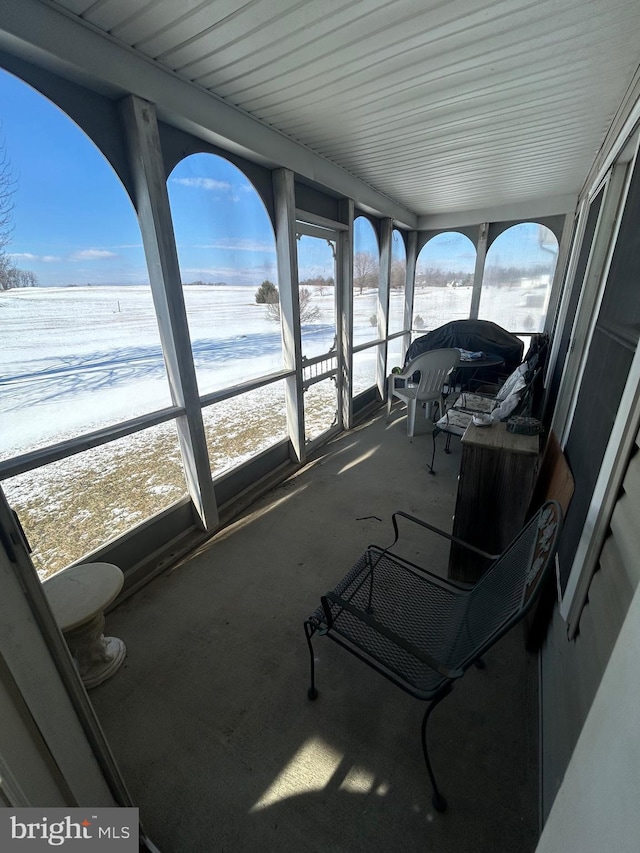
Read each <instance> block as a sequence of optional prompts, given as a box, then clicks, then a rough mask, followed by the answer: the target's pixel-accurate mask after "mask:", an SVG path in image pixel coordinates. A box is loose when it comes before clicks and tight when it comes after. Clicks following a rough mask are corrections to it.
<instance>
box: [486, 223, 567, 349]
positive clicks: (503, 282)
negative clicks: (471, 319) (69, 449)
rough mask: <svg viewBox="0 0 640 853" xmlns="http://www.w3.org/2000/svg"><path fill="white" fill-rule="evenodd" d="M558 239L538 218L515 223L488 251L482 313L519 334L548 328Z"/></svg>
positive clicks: (488, 318) (487, 318)
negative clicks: (548, 310)
mask: <svg viewBox="0 0 640 853" xmlns="http://www.w3.org/2000/svg"><path fill="white" fill-rule="evenodd" d="M557 260H558V241H557V239H556V237H555V235H554V234H553V232H552V231H550V230H549V229H548V228H546V227H545V226H544V225H539V224H538V223H536V222H523V223H521V224H519V225H513V226H512V227H511V228H509V229H508V230H507V231H505V232H503V233H502V234H500V236H499V237H497V238H496V239H495V240H494V242H493V243H492V244H491V246H490V248H489V251H488V252H487V259H486V262H485V267H484V278H483V280H482V291H481V295H480V308H479V314H478V316H479V317H480V318H481V319H483V320H491V321H492V322H494V323H497V324H498V325H499V326H502V327H503V328H505V329H508V330H509V331H510V332H514V333H519V334H533V333H535V332H542V331H543V330H544V322H545V318H546V315H547V307H548V304H549V295H550V293H551V284H552V282H553V275H554V272H555V268H556V262H557Z"/></svg>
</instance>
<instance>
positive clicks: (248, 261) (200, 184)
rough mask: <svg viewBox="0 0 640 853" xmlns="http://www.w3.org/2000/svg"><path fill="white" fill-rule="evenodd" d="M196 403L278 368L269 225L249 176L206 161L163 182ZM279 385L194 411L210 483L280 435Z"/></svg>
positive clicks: (179, 168)
mask: <svg viewBox="0 0 640 853" xmlns="http://www.w3.org/2000/svg"><path fill="white" fill-rule="evenodd" d="M167 189H168V194H169V202H170V205H171V215H172V218H173V224H174V232H175V236H176V246H177V251H178V261H179V264H180V275H181V278H182V289H183V293H184V300H185V306H186V312H187V321H188V324H189V334H190V337H191V349H192V352H193V360H194V365H195V371H196V377H197V381H198V389H199V393H200V396H201V397H202V396H205V395H207V394H210V393H212V392H215V391H219V390H221V389H223V388H230V387H233V386H234V385H239V384H241V383H243V382H246V381H248V380H250V379H256V378H259V377H262V376H265V375H268V374H269V373H273V372H275V371H278V370H281V369H282V366H283V360H282V334H281V318H280V304H279V297H280V294H279V291H278V279H277V269H276V247H275V238H274V233H273V228H272V226H271V221H270V219H269V216H268V214H267V211H266V209H265V207H264V204H263V202H262V199H261V198H260V196H259V195H258V193H257V191H256V190H255V188H254V186H253V184H252V183H251V182H250V181H249V180H248V178H247V177H246V176H245V175H244V174H243V173H242V172H241V171H240V170H239V169H238V168H237V167H236V166H234V165H233V164H232V163H230V162H229V161H228V160H225V159H224V158H223V157H219V156H217V155H215V154H192V155H190V156H189V157H186V158H185V159H184V160H181V161H180V163H178V164H177V165H176V167H175V168H174V169H173V171H172V172H171V175H170V176H169V179H168V181H167ZM284 412H285V400H284V385H283V383H282V382H273V383H270V384H268V385H265V386H263V387H261V388H257V389H254V390H252V391H247V392H245V393H242V394H237V395H233V396H232V397H230V398H228V399H225V400H222V401H220V402H215V403H213V404H211V405H207V406H206V407H205V408H203V410H202V417H203V421H204V427H205V436H206V441H207V448H208V452H209V461H210V464H211V473H212V476H213V477H217V476H219V475H221V474H223V473H225V472H226V471H228V470H229V469H231V468H233V467H235V466H237V465H239V464H241V463H242V462H245V461H246V460H248V459H249V458H250V457H252V456H255V455H256V454H257V453H259V452H261V451H262V450H265V449H267V448H268V447H270V446H272V445H273V444H275V443H277V442H279V441H281V440H283V439H285V438H286V437H287V424H286V418H285V414H284Z"/></svg>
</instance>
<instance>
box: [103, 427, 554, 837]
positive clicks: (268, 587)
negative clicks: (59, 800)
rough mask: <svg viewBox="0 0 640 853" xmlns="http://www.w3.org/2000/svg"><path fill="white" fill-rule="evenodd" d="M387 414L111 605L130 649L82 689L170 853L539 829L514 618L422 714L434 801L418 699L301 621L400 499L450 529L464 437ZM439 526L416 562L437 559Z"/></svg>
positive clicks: (442, 555)
mask: <svg viewBox="0 0 640 853" xmlns="http://www.w3.org/2000/svg"><path fill="white" fill-rule="evenodd" d="M452 450H453V452H452V454H451V455H450V456H445V455H444V454H443V453H442V449H441V448H439V452H438V456H437V461H438V466H437V470H438V473H437V475H436V476H435V477H431V476H429V474H428V473H427V469H426V461H427V456H428V455H429V456H430V452H431V438H430V436H428V435H421V436H416V438H415V439H414V440H413V441H411V440H409V439H408V438H407V435H406V420H405V418H404V417H403V416H402V414H401V413H400V412H397V413H394V415H393V416H392V421H391V422H390V423H389V424H386V423H385V421H384V417H383V416H382V415H380V416H377V417H375V418H373V419H372V420H371V421H370V422H368V423H367V424H366V425H364V426H363V427H361V428H358V429H357V430H354V431H352V432H350V433H348V434H345V435H344V436H342V437H341V438H339V439H338V440H336V441H334V442H332V443H331V444H330V445H329V446H328V447H327V448H325V455H324V456H322V457H320V458H318V459H316V460H315V461H314V462H313V463H312V464H310V465H309V466H308V467H307V468H306V469H305V470H304V471H302V472H300V473H299V474H298V475H296V476H295V477H293V478H292V479H290V480H289V481H287V482H286V483H284V484H283V485H281V486H280V487H278V488H276V489H275V490H274V491H273V492H272V493H271V494H269V495H268V496H266V497H264V498H262V499H261V500H260V501H259V502H257V503H256V504H255V505H254V506H253V507H252V508H251V509H250V510H249V511H248V512H247V513H246V514H245V515H244V516H243V517H242V518H241V519H239V520H238V521H237V522H236V523H234V524H233V525H232V526H231V527H229V528H227V529H226V530H225V531H223V532H222V533H221V534H219V535H218V536H217V537H215V538H214V539H212V540H211V541H210V542H209V543H207V544H206V545H205V546H202V547H201V548H200V549H199V550H198V551H197V552H196V553H195V554H193V555H191V556H190V557H189V558H188V559H186V560H184V561H183V562H182V563H181V564H180V565H178V566H177V567H175V568H174V569H173V570H170V571H168V572H166V573H165V574H163V575H162V576H160V577H158V578H156V579H155V580H154V581H152V582H151V583H150V584H148V585H147V586H146V587H145V588H144V589H143V590H141V591H140V592H138V593H137V594H136V595H135V596H133V597H132V598H131V599H129V600H127V601H125V602H124V603H123V604H122V605H121V606H120V607H118V608H117V609H116V610H115V611H113V612H112V613H110V614H109V615H108V617H107V628H108V633H113V634H114V635H116V636H120V637H122V638H123V639H124V640H125V642H126V644H127V649H128V656H127V660H126V662H125V664H124V666H123V668H122V669H121V670H120V671H119V672H118V674H117V675H116V676H115V677H114V678H113V679H111V680H110V681H108V682H106V683H105V684H104V685H101V686H100V687H99V688H97V689H95V690H93V691H92V692H91V694H90V696H91V698H92V701H93V703H94V706H95V708H96V711H97V713H98V717H99V719H100V721H101V723H102V725H103V728H104V730H105V732H106V735H107V738H108V740H109V741H110V743H111V745H112V748H113V751H114V753H115V757H116V760H117V761H118V764H119V765H120V768H121V770H122V773H123V775H124V778H125V780H126V782H127V784H128V786H129V788H130V791H131V794H132V796H133V799H134V801H135V802H136V803H137V804H138V805H139V806H140V816H141V821H142V822H143V824H144V826H145V829H146V831H147V834H148V835H149V837H150V838H151V839H152V840H153V841H154V843H155V844H156V845H158V847H159V848H160V850H161V851H162V853H200V851H202V853H205V851H206V853H222V851H229V853H243V851H256V850H264V851H278V852H279V853H280V851H282V852H283V853H287V852H288V851H292V853H293V851H296V853H300V851H318V853H325V851H326V853H329V851H331V853H334V852H335V851H345V853H346V851H349V853H353V851H368V853H377V851H381V853H382V851H384V853H388V851H393V850H406V851H414V850H415V851H418V850H419V851H434V853H435V851H437V853H448V851H456V853H463V851H469V853H471V851H473V853H484V851H486V852H487V853H489V851H490V852H491V853H500V851H505V853H506V851H509V853H512V851H516V850H517V851H519V853H521V851H530V850H533V849H535V845H536V841H537V825H538V824H537V802H538V769H537V698H536V697H537V664H536V659H535V658H534V657H532V656H530V655H527V654H526V653H525V651H524V646H523V643H522V639H521V636H520V634H519V632H518V631H514V632H512V633H511V635H509V636H508V637H507V638H505V640H503V641H502V642H501V643H500V644H498V646H497V647H495V648H494V649H493V650H492V652H491V653H490V654H489V655H488V656H487V658H486V663H487V667H486V669H485V670H484V671H477V670H471V671H469V673H468V674H467V675H466V676H465V678H464V679H463V680H462V681H461V682H460V683H459V684H458V685H457V686H456V689H455V690H454V691H453V693H452V695H451V696H450V697H448V698H447V699H446V700H445V701H444V702H443V703H442V705H441V706H440V707H439V708H438V709H436V711H434V714H433V717H432V720H431V722H430V743H431V755H432V760H433V763H434V768H435V770H436V773H437V775H438V778H439V781H440V783H441V787H442V790H443V793H444V794H445V796H446V797H447V799H448V801H449V810H448V811H447V813H446V814H444V815H440V814H437V813H436V812H434V810H433V808H432V806H431V797H430V788H429V783H428V778H427V774H426V771H425V768H424V764H423V759H422V752H421V747H420V722H421V719H422V713H423V711H424V706H423V705H422V704H421V703H420V702H418V701H416V700H415V699H413V698H411V697H410V696H408V695H406V694H404V693H402V692H401V691H399V690H398V689H397V688H396V687H394V686H393V685H391V684H389V683H388V682H387V681H386V680H385V679H383V678H381V677H380V676H379V675H377V674H376V673H374V672H372V671H370V670H369V669H368V668H367V667H365V666H363V665H362V664H360V663H359V662H358V661H357V660H355V659H354V658H352V657H351V656H350V655H347V654H346V653H345V652H344V651H343V650H342V649H340V648H339V647H337V646H335V645H334V644H333V643H329V642H326V641H325V642H323V641H322V640H319V641H318V642H316V654H317V657H318V663H317V667H318V669H317V679H318V682H317V683H318V687H319V690H320V697H319V698H318V700H317V701H316V702H314V703H311V702H309V701H308V700H307V698H306V689H307V685H308V653H307V648H306V643H305V641H304V636H303V631H302V623H303V620H304V619H305V618H306V617H307V616H308V615H309V614H310V613H311V612H312V611H313V610H314V609H315V607H316V605H317V603H318V600H319V595H320V594H321V593H323V592H325V591H326V590H327V589H329V588H331V587H332V586H333V584H334V583H335V582H336V581H337V580H338V579H339V578H340V577H341V576H342V575H343V574H344V573H345V571H346V570H347V569H348V568H349V567H350V566H351V564H352V563H353V562H354V561H355V559H356V558H357V557H358V555H359V554H360V553H361V552H362V550H364V548H365V547H366V545H368V544H369V543H371V542H375V543H377V544H382V545H386V544H388V543H389V542H390V541H391V539H392V538H393V536H392V528H391V524H390V516H391V513H392V512H393V511H394V510H397V509H403V510H405V511H408V512H411V513H414V514H416V515H418V516H420V517H422V518H425V519H427V520H428V521H430V522H431V523H433V524H436V525H437V526H440V527H444V528H445V529H448V530H450V529H451V517H452V514H453V508H454V504H455V491H456V485H457V484H456V477H457V469H458V465H459V460H460V447H459V443H457V442H456V443H454V445H453V447H452ZM437 545H438V546H439V547H436V546H435V545H434V546H433V547H429V548H427V549H426V550H425V552H424V560H425V564H428V565H429V567H430V568H432V569H438V568H439V569H440V570H442V571H445V570H446V562H447V554H446V552H444V551H443V550H442V545H441V542H440V541H439V540H437Z"/></svg>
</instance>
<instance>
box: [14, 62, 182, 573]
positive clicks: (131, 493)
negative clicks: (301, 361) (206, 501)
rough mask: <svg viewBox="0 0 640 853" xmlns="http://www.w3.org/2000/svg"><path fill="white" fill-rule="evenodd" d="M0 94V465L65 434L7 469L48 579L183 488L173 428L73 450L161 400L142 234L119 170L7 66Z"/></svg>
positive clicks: (161, 370)
mask: <svg viewBox="0 0 640 853" xmlns="http://www.w3.org/2000/svg"><path fill="white" fill-rule="evenodd" d="M0 102H1V103H2V107H3V119H4V120H3V124H2V128H1V130H0V133H1V134H2V137H1V138H0V141H1V142H2V144H3V145H4V151H5V155H6V163H7V169H8V171H7V173H6V174H8V175H10V176H11V178H13V179H14V183H13V185H12V187H11V189H12V197H11V201H12V203H13V208H12V209H11V210H10V223H9V225H10V228H9V229H8V230H7V231H6V232H5V233H4V237H6V239H5V240H0V270H1V274H0V315H1V317H2V349H3V379H2V410H3V412H2V421H3V426H2V430H1V431H0V459H2V460H5V462H7V463H8V464H9V460H12V459H14V458H15V457H17V456H23V455H24V454H28V453H29V452H30V451H33V450H36V449H38V450H43V451H44V452H45V455H46V449H47V448H49V447H51V446H53V445H58V444H59V443H60V442H63V441H67V442H69V443H70V444H71V445H73V443H74V442H76V446H75V448H73V449H65V452H66V453H73V454H74V455H67V456H66V457H64V458H58V459H57V461H55V462H51V463H50V464H46V465H44V466H43V467H40V468H34V469H33V470H26V471H25V470H24V466H23V467H22V469H21V470H22V473H20V474H18V475H16V476H12V474H11V473H6V472H7V471H9V472H10V471H11V468H10V466H9V467H8V468H7V467H5V475H4V476H5V478H4V479H3V482H2V487H3V490H4V491H5V493H6V496H7V499H8V500H9V502H10V504H11V505H12V507H13V508H14V509H15V510H16V512H17V513H18V515H19V517H20V520H21V522H22V524H23V526H24V528H25V531H26V533H27V536H28V538H29V540H30V543H31V545H32V547H33V554H32V559H33V562H34V564H35V566H36V568H37V569H38V571H39V573H40V575H41V576H42V577H46V576H47V575H49V574H51V573H52V572H54V571H57V570H59V569H61V568H63V567H64V566H66V565H68V563H69V562H72V561H75V560H77V559H79V558H81V557H82V556H83V555H84V554H86V553H88V552H90V551H92V550H94V549H95V548H97V547H98V546H100V545H102V544H104V543H105V542H106V541H108V540H110V539H113V538H114V537H116V536H118V535H120V534H122V533H124V532H125V531H126V530H128V529H129V528H130V527H131V526H132V525H133V524H136V523H138V522H140V521H143V520H144V519H146V518H148V517H149V516H151V515H154V514H156V513H158V512H160V511H161V510H163V509H165V508H166V507H167V506H168V505H169V504H170V503H172V502H174V501H175V500H178V499H179V498H181V497H182V496H183V495H184V494H185V493H186V488H185V483H184V477H183V473H182V465H181V459H180V452H179V445H178V439H177V435H176V430H175V425H174V423H173V422H168V423H165V424H161V425H160V426H154V427H151V428H148V429H142V430H139V431H137V432H135V433H134V434H131V435H128V436H126V437H124V438H119V439H118V440H117V441H111V442H109V443H108V444H105V445H103V446H101V447H96V448H93V449H92V450H88V451H84V452H77V450H78V443H79V442H81V440H82V439H81V438H80V437H81V436H83V435H85V434H86V433H89V432H94V431H96V430H101V429H104V428H107V427H111V426H113V425H115V424H117V423H122V422H125V421H129V420H132V419H134V418H139V417H141V416H144V415H146V414H149V413H152V412H154V411H156V410H159V409H163V408H166V407H169V406H171V404H172V400H171V395H170V391H169V384H168V380H167V375H166V370H165V365H164V360H163V357H162V350H161V344H160V335H159V330H158V324H157V320H156V315H155V310H154V306H153V300H152V296H151V288H150V286H149V283H148V282H149V277H148V272H147V267H146V262H145V257H144V252H143V248H142V240H141V236H140V231H139V227H138V222H137V219H136V215H135V212H134V210H133V206H132V204H131V202H130V199H129V197H128V196H127V194H126V192H125V191H124V189H123V187H122V185H121V183H120V181H119V180H118V178H117V176H116V174H115V173H114V171H113V170H112V168H111V166H110V165H109V164H108V162H107V161H106V160H105V158H104V157H103V155H102V154H101V153H100V151H99V150H98V149H97V148H96V146H95V145H94V144H93V142H91V140H90V139H89V138H88V137H87V136H86V135H85V134H84V132H83V131H82V130H81V129H80V128H79V127H78V126H77V125H76V124H75V123H74V122H73V121H72V120H71V119H70V118H69V117H68V116H67V115H66V114H65V113H63V112H62V111H61V110H60V109H58V108H57V107H56V106H54V105H53V104H52V103H51V102H50V101H49V100H48V99H47V98H45V97H43V96H42V95H41V94H39V93H38V92H36V91H35V90H34V89H32V88H31V87H30V86H28V85H27V84H25V83H23V82H22V81H20V80H18V79H17V78H16V77H14V76H12V75H10V74H8V73H6V72H4V71H0ZM34 464H35V463H34ZM136 484H137V487H136Z"/></svg>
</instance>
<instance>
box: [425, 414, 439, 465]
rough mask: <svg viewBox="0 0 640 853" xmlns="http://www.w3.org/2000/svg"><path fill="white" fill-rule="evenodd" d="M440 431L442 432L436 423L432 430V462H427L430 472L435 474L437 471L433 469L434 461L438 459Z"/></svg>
mask: <svg viewBox="0 0 640 853" xmlns="http://www.w3.org/2000/svg"><path fill="white" fill-rule="evenodd" d="M439 433H440V430H439V429H438V427H437V426H435V424H434V427H433V430H432V432H431V441H432V443H433V448H432V450H431V464H429V463H428V462H427V468H428V469H429V473H430V474H435V473H436V472H435V471H434V470H433V463H434V462H435V461H436V438H437V437H438V434H439Z"/></svg>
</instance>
